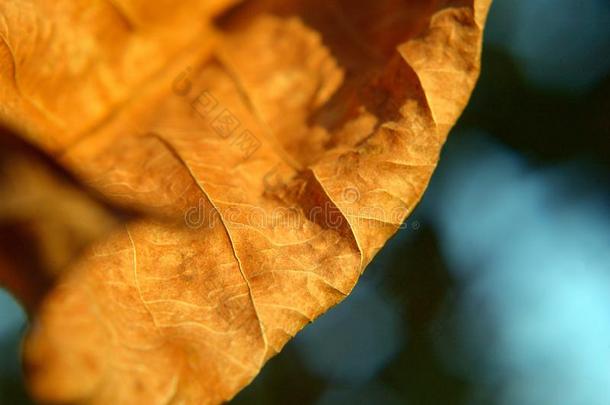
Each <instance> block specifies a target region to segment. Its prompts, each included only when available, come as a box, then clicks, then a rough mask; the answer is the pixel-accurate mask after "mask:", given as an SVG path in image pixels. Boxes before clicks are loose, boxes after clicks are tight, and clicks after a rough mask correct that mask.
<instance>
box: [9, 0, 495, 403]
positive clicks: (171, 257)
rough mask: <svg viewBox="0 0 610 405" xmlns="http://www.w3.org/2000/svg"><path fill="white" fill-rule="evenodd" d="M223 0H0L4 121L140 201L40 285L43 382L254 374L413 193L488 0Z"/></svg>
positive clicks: (133, 392) (470, 56)
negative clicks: (132, 214)
mask: <svg viewBox="0 0 610 405" xmlns="http://www.w3.org/2000/svg"><path fill="white" fill-rule="evenodd" d="M23 3H26V4H25V5H24V4H23ZM234 3H236V2H235V1H216V2H198V1H194V0H193V1H184V2H180V3H177V2H169V1H158V2H155V5H154V6H150V5H149V2H144V1H141V0H131V1H127V0H122V1H119V0H106V1H94V2H92V5H91V6H88V7H85V6H80V5H76V3H74V2H71V1H67V0H60V1H57V0H55V1H53V2H51V1H50V0H49V1H44V0H39V1H29V2H23V1H4V2H3V3H2V4H1V5H0V13H2V15H3V17H4V18H3V19H1V20H0V22H2V24H0V38H2V40H3V44H4V47H2V42H0V60H2V61H3V63H2V65H0V66H2V68H0V69H3V71H2V76H1V78H0V83H2V85H3V86H4V87H3V88H9V91H3V92H2V93H0V102H1V103H2V104H1V105H2V107H1V108H0V118H2V119H4V120H7V121H9V122H11V123H13V124H14V125H16V126H18V127H19V128H25V129H28V130H29V133H33V134H36V136H33V137H32V138H33V139H34V141H35V142H37V143H38V144H40V145H43V146H44V147H45V148H47V150H49V151H51V152H53V153H54V154H55V155H56V156H57V157H58V159H60V160H61V161H62V162H63V163H64V164H65V165H67V166H68V167H70V168H72V169H73V170H75V171H77V172H78V174H79V176H80V177H81V178H82V179H83V180H84V181H85V182H87V183H88V184H90V185H92V186H93V187H95V188H96V189H97V190H99V191H100V192H101V193H102V194H103V195H105V196H106V197H107V198H110V199H112V200H113V201H115V202H116V203H120V204H122V205H127V206H130V207H133V208H135V209H138V210H144V211H146V212H149V213H150V217H148V218H144V219H141V220H138V221H134V222H132V223H130V224H128V225H127V226H126V227H125V228H124V229H123V230H121V231H120V232H116V233H114V234H113V235H112V237H110V238H108V239H107V240H105V241H104V242H103V243H99V244H97V245H96V246H95V247H94V249H92V251H91V252H90V253H89V254H88V255H87V256H86V257H84V258H83V259H82V260H80V261H79V263H78V264H77V265H75V266H74V269H73V270H72V272H71V273H70V274H69V275H68V276H66V277H65V278H64V279H63V281H62V282H61V283H60V284H59V285H58V286H57V287H56V288H55V289H54V291H53V292H52V293H51V294H50V295H49V296H48V298H47V299H46V300H45V303H44V305H43V307H42V309H41V310H40V311H39V313H38V317H37V319H36V321H35V324H34V327H33V328H32V330H31V333H30V336H29V337H28V339H27V340H26V343H25V352H24V353H25V364H26V374H27V376H28V380H29V384H30V387H31V390H32V393H33V394H34V396H35V397H36V398H39V399H40V400H44V401H51V402H72V403H73V402H76V403H92V404H107V403H117V404H123V403H145V404H157V403H160V404H161V403H188V404H191V403H192V404H200V403H219V402H222V401H225V400H228V399H230V398H231V397H233V396H234V395H235V394H236V393H237V392H238V391H239V390H240V389H241V388H242V387H244V386H245V385H246V384H248V382H249V381H251V380H252V379H253V378H254V376H256V374H257V373H258V371H259V370H260V368H261V367H262V366H263V364H264V363H265V362H266V361H267V360H268V359H269V358H271V357H272V356H273V355H275V354H276V353H278V352H279V351H280V350H281V348H282V347H283V346H284V345H285V344H286V342H287V341H288V340H289V339H290V338H291V337H292V336H294V335H295V334H296V333H297V332H298V331H299V330H300V329H302V328H303V327H304V326H305V325H306V324H307V323H309V322H311V321H312V320H313V319H315V318H316V317H318V316H319V315H320V314H322V313H323V312H325V311H326V310H328V309H329V308H330V307H332V306H333V305H335V304H337V303H338V302H339V301H341V300H342V299H343V298H344V297H345V296H347V295H348V294H349V293H350V291H351V290H352V288H353V287H354V285H355V283H356V281H357V280H358V278H359V276H360V274H361V273H362V271H363V270H364V268H365V267H366V265H367V264H368V263H369V262H370V261H371V259H372V258H373V256H374V255H375V254H376V253H377V252H378V251H379V249H381V247H382V246H383V245H384V243H385V242H386V241H387V239H388V238H389V237H390V236H392V235H393V234H394V233H395V232H396V230H397V229H398V228H399V226H400V225H401V224H402V223H403V221H404V219H405V218H406V217H407V215H408V214H409V213H410V212H411V211H412V210H413V208H414V206H415V205H416V204H417V202H418V201H419V199H420V197H421V195H422V193H423V191H424V189H425V187H426V185H427V183H428V181H429V179H430V176H431V174H432V171H433V169H434V167H435V165H436V162H437V160H438V155H439V152H440V149H441V146H442V144H443V142H444V140H445V138H446V136H447V133H448V131H449V129H450V127H451V126H452V125H453V123H454V122H455V121H456V119H457V118H458V116H459V114H460V113H461V110H462V109H463V108H464V106H465V104H466V102H467V100H468V97H469V95H470V92H471V90H472V88H473V86H474V84H475V81H476V78H477V76H478V72H479V63H480V46H481V36H482V26H483V24H484V20H485V15H486V12H487V9H488V6H489V0H442V1H441V0H412V1H404V0H379V1H376V2H370V1H364V0H358V1H353V0H352V1H347V0H334V1H333V0H330V1H329V0H325V1H321V0H310V1H307V2H306V1H304V0H302V1H301V0H293V1H277V0H250V1H244V2H241V3H240V4H239V5H237V6H235V4H234ZM201 4H204V5H203V6H202V5H201ZM229 6H233V8H231V9H230V10H229V11H228V12H227V13H225V14H224V15H222V17H221V18H219V19H217V20H213V19H212V18H213V16H216V15H217V14H218V12H219V11H221V10H223V9H226V8H227V7H229ZM4 61H8V62H10V63H8V64H7V63H4ZM7 66H8V67H7ZM160 217H164V218H173V219H174V221H172V222H167V221H161V220H159V219H155V218H160Z"/></svg>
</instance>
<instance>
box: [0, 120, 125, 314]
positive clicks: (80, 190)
mask: <svg viewBox="0 0 610 405" xmlns="http://www.w3.org/2000/svg"><path fill="white" fill-rule="evenodd" d="M0 196H2V198H1V199H0V285H2V286H5V287H6V288H8V289H9V290H11V291H12V292H13V294H14V295H15V296H16V297H17V298H18V299H19V301H20V302H21V303H22V304H23V305H24V306H25V307H26V308H27V309H28V311H29V312H33V311H35V310H36V307H37V305H38V303H39V300H40V299H41V298H42V297H43V296H44V295H45V294H46V292H47V291H48V289H49V288H51V287H52V286H53V282H54V280H55V279H56V278H57V277H60V276H61V274H62V273H61V272H62V270H65V269H66V268H67V267H68V266H69V264H70V263H71V262H72V261H73V260H75V259H76V257H77V256H78V255H79V253H81V252H82V250H83V249H84V248H85V247H86V246H88V245H89V244H91V243H92V242H94V241H95V240H98V239H100V238H102V237H103V236H105V235H107V234H108V233H109V232H110V231H111V230H113V229H114V228H116V227H117V226H118V225H119V224H120V223H121V222H124V221H126V220H128V219H130V218H133V217H134V216H133V215H132V214H130V213H129V212H127V211H125V210H121V209H120V208H117V207H113V206H112V205H110V204H108V203H107V202H106V201H105V200H104V199H103V198H101V197H100V196H98V195H96V193H95V192H93V191H92V190H88V189H87V188H86V187H83V186H82V185H81V184H79V183H78V182H77V181H76V180H75V179H74V178H73V177H72V176H71V175H70V174H69V173H68V172H66V171H65V170H64V169H63V168H62V167H61V166H59V165H57V163H56V162H55V161H53V159H51V158H50V157H49V156H47V155H46V154H44V153H43V152H41V151H40V150H38V149H36V148H35V147H33V146H32V145H29V144H28V143H27V142H24V141H23V140H22V139H20V138H19V137H17V136H16V135H15V134H14V133H13V132H12V131H11V130H9V129H6V128H2V127H0Z"/></svg>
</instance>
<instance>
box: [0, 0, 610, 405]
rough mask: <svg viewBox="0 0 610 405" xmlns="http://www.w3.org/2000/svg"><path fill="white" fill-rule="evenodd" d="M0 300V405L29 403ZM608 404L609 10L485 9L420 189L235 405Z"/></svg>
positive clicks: (532, 3) (579, 5)
mask: <svg viewBox="0 0 610 405" xmlns="http://www.w3.org/2000/svg"><path fill="white" fill-rule="evenodd" d="M25 327H26V320H25V316H24V314H23V312H22V311H21V309H20V308H19V306H18V305H17V304H16V303H15V302H14V301H13V300H12V298H10V296H9V295H8V294H7V293H5V292H3V291H1V290H0V358H1V361H0V404H11V405H12V404H17V405H18V404H29V401H28V399H27V397H26V396H25V394H24V389H23V386H22V382H21V377H20V366H19V360H18V359H19V341H20V338H21V335H22V333H23V331H24V329H25ZM287 403H291V404H511V405H512V404H518V405H528V404H553V405H556V404H557V405H563V404H567V405H572V404H583V405H584V404H586V405H597V404H600V405H607V404H610V1H609V0H495V4H494V6H493V7H492V11H491V15H490V19H489V23H488V30H487V35H486V46H485V49H484V56H483V73H482V77H481V80H480V83H479V85H478V87H477V90H476V91H475V93H474V96H473V99H472V102H471V104H470V105H469V107H468V109H467V111H466V112H465V114H464V116H463V117H462V119H461V120H460V122H459V124H458V126H457V128H456V129H455V130H454V132H453V133H452V135H451V137H450V140H449V143H448V145H447V147H446V149H445V151H444V154H443V157H442V159H441V165H440V167H439V169H438V171H437V172H436V174H435V176H434V178H433V181H432V184H431V187H430V189H429V191H428V192H427V194H426V196H425V198H424V200H423V201H422V203H421V204H420V206H419V207H418V209H417V210H416V212H415V213H414V214H413V216H411V217H410V218H409V220H408V222H407V225H406V226H405V229H403V230H402V231H400V232H399V234H398V235H397V236H396V237H395V238H394V239H393V240H391V241H390V243H389V244H388V246H387V247H386V248H385V249H384V250H383V251H382V252H381V254H380V255H379V256H378V257H377V259H376V260H375V262H374V263H373V264H372V265H371V266H370V267H369V268H368V270H367V272H366V273H365V275H364V277H363V279H362V280H361V282H360V283H359V284H358V286H357V287H356V289H355V291H354V293H353V294H352V295H351V296H350V297H349V298H348V299H347V300H346V301H345V302H344V303H343V304H341V305H340V306H338V307H337V308H335V309H333V310H331V311H330V312H329V313H327V314H326V315H324V316H323V317H322V318H320V319H319V320H318V321H317V322H316V323H315V324H313V325H311V326H309V327H308V328H307V329H306V330H305V331H304V332H302V333H301V334H300V335H298V336H297V338H296V339H295V340H294V341H293V342H292V343H290V344H289V345H288V346H287V347H286V349H285V350H284V351H283V352H282V354H280V355H279V356H277V357H276V358H275V359H273V360H272V361H271V362H270V363H269V364H268V365H267V366H266V367H265V369H264V370H263V372H262V373H261V375H260V376H259V377H258V378H257V379H256V381H255V382H254V383H253V384H252V385H251V386H250V387H248V388H247V389H246V390H245V391H243V392H242V393H241V394H240V395H239V396H238V397H237V398H236V399H235V400H234V401H233V404H240V405H241V404H287Z"/></svg>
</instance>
